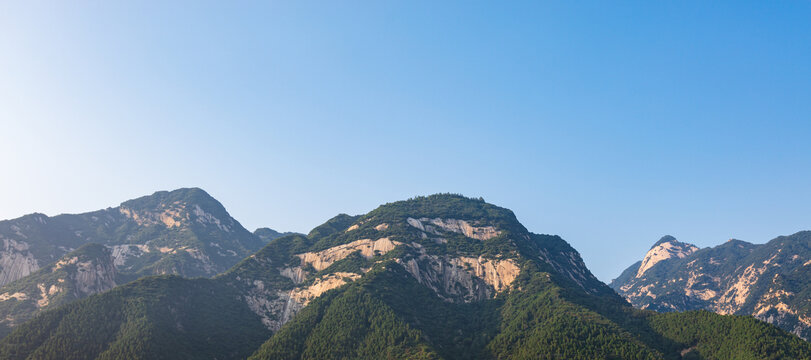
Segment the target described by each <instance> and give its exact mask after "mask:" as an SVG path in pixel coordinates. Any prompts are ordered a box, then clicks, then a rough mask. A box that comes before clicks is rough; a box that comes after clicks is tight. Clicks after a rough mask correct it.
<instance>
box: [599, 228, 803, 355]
mask: <svg viewBox="0 0 811 360" xmlns="http://www.w3.org/2000/svg"><path fill="white" fill-rule="evenodd" d="M611 287H612V288H613V289H615V290H616V291H617V292H618V293H620V294H621V295H622V296H623V297H625V298H626V299H627V300H628V301H629V302H631V304H633V305H634V306H636V307H639V308H642V309H650V310H656V311H685V310H697V309H703V310H710V311H714V312H717V313H719V314H738V315H753V316H754V317H756V318H758V319H761V320H763V321H767V322H769V323H772V324H775V325H777V326H779V327H781V328H783V329H785V330H787V331H790V332H792V333H794V334H796V335H798V336H800V337H803V338H805V339H806V340H811V232H809V231H802V232H798V233H796V234H793V235H790V236H781V237H778V238H776V239H774V240H772V241H769V242H768V243H766V244H762V245H755V244H750V243H747V242H744V241H740V240H729V241H728V242H726V243H724V244H722V245H719V246H716V247H713V248H705V249H698V248H697V247H696V246H694V245H690V244H685V243H681V242H678V241H676V239H674V238H672V237H665V238H662V240H660V241H659V242H657V243H656V245H654V247H653V248H652V249H651V250H650V251H649V252H648V253H647V254H646V255H645V258H644V259H643V261H642V262H637V263H636V264H634V265H632V266H631V267H629V268H628V269H626V270H625V271H624V272H623V273H622V274H621V275H620V276H619V277H618V278H617V279H615V280H614V281H612V282H611Z"/></svg>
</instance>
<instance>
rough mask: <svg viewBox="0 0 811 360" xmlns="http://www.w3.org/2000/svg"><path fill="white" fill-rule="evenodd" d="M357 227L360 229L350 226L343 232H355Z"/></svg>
mask: <svg viewBox="0 0 811 360" xmlns="http://www.w3.org/2000/svg"><path fill="white" fill-rule="evenodd" d="M359 227H360V225H358V224H355V225H352V226H350V227H348V228H347V229H346V230H344V232H350V231H352V230H357V229H358V228H359Z"/></svg>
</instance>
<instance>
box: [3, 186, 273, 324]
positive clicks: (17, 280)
mask: <svg viewBox="0 0 811 360" xmlns="http://www.w3.org/2000/svg"><path fill="white" fill-rule="evenodd" d="M268 232H272V230H269V229H267V230H263V231H261V232H260V233H262V234H263V236H271V235H265V234H268ZM276 234H278V233H276ZM267 241H268V240H263V239H262V238H260V236H257V235H254V234H252V233H250V232H249V231H247V230H245V229H244V228H243V227H242V226H241V225H240V224H239V222H237V221H236V220H234V219H233V218H231V217H230V216H229V215H228V212H226V210H225V208H224V207H223V206H222V204H220V203H219V202H218V201H217V200H215V199H214V198H212V197H211V196H209V195H208V194H207V193H206V192H205V191H203V190H201V189H196V188H190V189H178V190H175V191H171V192H167V191H161V192H156V193H154V194H152V195H150V196H144V197H141V198H138V199H134V200H129V201H126V202H124V203H122V204H121V206H119V207H116V208H109V209H105V210H99V211H94V212H90V213H85V214H78V215H58V216H54V217H48V216H45V215H42V214H32V215H27V216H23V217H21V218H18V219H14V220H6V221H0V284H2V285H3V286H2V287H0V336H3V335H5V334H6V333H8V331H10V328H11V327H13V326H15V325H18V324H20V323H22V322H24V321H25V320H27V319H29V318H31V317H32V316H34V315H35V314H37V313H39V312H40V311H43V310H46V309H50V308H53V307H55V306H57V305H62V304H66V303H69V302H71V301H74V300H77V299H80V298H84V297H86V296H89V295H92V294H95V293H98V292H102V291H106V290H109V289H111V288H112V287H114V286H116V285H119V284H122V283H125V282H128V281H131V280H134V279H136V278H139V277H142V276H148V275H155V274H179V275H183V276H187V277H196V276H205V277H211V276H214V275H216V274H219V273H222V272H223V271H225V270H227V269H229V268H230V267H232V266H233V265H234V264H236V263H237V262H239V261H241V260H242V259H243V258H245V257H246V256H248V255H250V254H251V253H253V252H255V251H256V250H258V249H259V248H261V247H262V246H263V245H264V244H265V243H267ZM74 249H76V250H74ZM97 281H98V283H96V282H97Z"/></svg>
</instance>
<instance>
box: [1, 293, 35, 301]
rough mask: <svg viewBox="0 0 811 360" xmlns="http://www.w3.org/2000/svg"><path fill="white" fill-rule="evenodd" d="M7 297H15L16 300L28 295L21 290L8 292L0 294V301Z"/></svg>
mask: <svg viewBox="0 0 811 360" xmlns="http://www.w3.org/2000/svg"><path fill="white" fill-rule="evenodd" d="M9 299H16V300H17V301H22V300H26V299H28V295H26V294H25V293H22V292H15V293H13V294H10V293H2V294H0V301H6V300H9Z"/></svg>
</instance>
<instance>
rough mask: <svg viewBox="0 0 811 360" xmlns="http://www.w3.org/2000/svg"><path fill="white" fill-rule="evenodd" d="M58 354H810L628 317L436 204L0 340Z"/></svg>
mask: <svg viewBox="0 0 811 360" xmlns="http://www.w3.org/2000/svg"><path fill="white" fill-rule="evenodd" d="M718 328H723V329H725V331H726V333H727V334H728V336H729V337H721V336H718V334H717V329H718ZM730 338H734V339H735V340H734V341H731V340H730ZM65 354H68V355H73V354H77V357H81V358H89V359H118V358H155V359H161V358H167V357H169V356H171V357H175V358H217V359H240V358H246V357H250V358H251V359H335V358H352V359H380V358H390V359H470V358H480V359H494V358H499V359H502V358H504V359H506V358H532V359H554V358H567V359H596V358H620V359H680V358H682V355H685V356H693V357H698V358H739V357H741V356H754V357H755V358H760V357H765V356H766V355H767V354H768V355H775V356H784V357H787V358H803V357H809V356H811V344H808V343H806V342H804V341H802V340H800V339H799V338H796V337H794V336H792V335H790V334H787V333H785V332H782V331H780V330H778V329H776V328H774V327H772V326H770V325H768V324H765V323H763V322H760V321H757V320H755V319H753V318H745V317H721V316H718V315H716V314H712V313H708V312H691V313H684V314H656V313H653V312H650V311H642V310H637V309H634V308H632V307H631V306H629V305H628V304H627V302H626V301H625V300H623V299H622V298H621V297H619V296H618V295H617V294H616V293H615V292H614V291H612V290H611V289H610V288H609V287H608V286H606V285H605V284H603V283H601V282H600V281H598V280H597V279H596V278H595V277H594V276H593V275H592V274H591V272H590V271H589V270H588V269H587V268H586V266H585V264H584V263H583V261H582V259H581V258H580V255H579V254H578V253H577V251H575V250H574V249H573V248H572V247H571V246H570V245H569V244H568V243H566V242H565V241H564V240H563V239H561V238H560V237H557V236H553V235H540V234H535V233H531V232H529V231H528V230H527V229H526V228H525V227H524V226H523V225H521V224H520V223H519V222H518V221H517V220H516V218H515V215H514V214H513V213H512V212H511V211H510V210H507V209H504V208H501V207H498V206H495V205H492V204H488V203H486V202H484V201H483V200H477V199H470V198H466V197H463V196H459V195H450V194H438V195H431V196H425V197H416V198H413V199H409V200H405V201H398V202H394V203H389V204H385V205H382V206H380V207H378V208H377V209H375V210H373V211H371V212H369V213H367V214H364V215H358V216H350V215H346V214H340V215H338V216H336V217H334V218H332V219H330V220H329V221H327V222H326V223H324V224H323V225H321V226H318V227H316V228H315V229H313V230H312V231H310V233H309V234H307V235H306V236H305V235H301V234H291V235H286V236H282V237H278V238H275V239H271V240H269V243H268V244H267V245H266V246H264V247H263V248H262V249H261V250H259V251H258V252H256V253H254V254H252V255H250V256H248V257H246V258H245V259H244V260H242V261H241V262H240V263H238V264H237V265H235V266H234V267H233V268H231V269H230V270H228V271H227V272H225V273H224V274H221V275H219V276H217V277H215V278H213V279H207V278H199V279H183V278H179V277H177V276H158V277H147V278H143V279H140V280H137V281H134V282H132V283H129V284H126V285H122V286H119V287H116V288H114V289H113V290H111V291H108V292H104V293H102V294H99V295H97V296H93V297H90V298H87V299H84V300H80V301H77V302H74V303H71V304H68V305H66V306H62V307H59V308H57V309H54V310H52V311H47V312H44V313H41V314H39V315H37V316H36V317H35V318H34V319H33V320H31V321H29V322H27V323H25V324H22V325H20V326H18V327H17V328H16V329H15V330H14V331H13V332H12V333H11V334H10V335H8V336H7V337H5V338H4V339H2V341H0V357H2V358H8V359H25V358H29V357H35V358H43V359H55V358H60V357H65ZM168 354H171V355H168Z"/></svg>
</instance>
